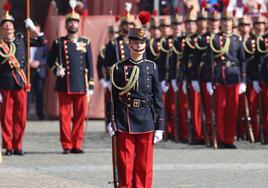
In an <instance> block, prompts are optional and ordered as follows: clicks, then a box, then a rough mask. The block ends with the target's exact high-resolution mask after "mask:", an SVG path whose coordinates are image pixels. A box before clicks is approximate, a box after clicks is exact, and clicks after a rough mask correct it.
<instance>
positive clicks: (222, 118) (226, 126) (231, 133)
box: [215, 84, 240, 144]
mask: <svg viewBox="0 0 268 188" xmlns="http://www.w3.org/2000/svg"><path fill="white" fill-rule="evenodd" d="M239 86H240V84H234V85H229V86H225V85H221V84H216V92H215V94H216V99H215V102H216V127H217V137H218V142H222V143H225V144H233V143H234V137H235V134H236V120H237V113H238V103H239Z"/></svg>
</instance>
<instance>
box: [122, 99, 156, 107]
mask: <svg viewBox="0 0 268 188" xmlns="http://www.w3.org/2000/svg"><path fill="white" fill-rule="evenodd" d="M125 104H126V105H127V106H128V107H132V108H141V107H149V106H151V105H152V104H153V101H152V100H143V99H133V98H128V99H127V102H125Z"/></svg>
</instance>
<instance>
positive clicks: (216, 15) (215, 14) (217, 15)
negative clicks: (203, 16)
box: [208, 10, 221, 21]
mask: <svg viewBox="0 0 268 188" xmlns="http://www.w3.org/2000/svg"><path fill="white" fill-rule="evenodd" d="M208 19H209V20H214V21H217V20H220V19H221V15H220V13H219V12H218V11H216V10H215V11H213V12H210V13H209V14H208Z"/></svg>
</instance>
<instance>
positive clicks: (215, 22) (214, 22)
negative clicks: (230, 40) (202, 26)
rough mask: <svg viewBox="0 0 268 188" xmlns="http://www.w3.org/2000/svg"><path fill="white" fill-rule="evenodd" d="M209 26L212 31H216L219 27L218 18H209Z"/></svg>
mask: <svg viewBox="0 0 268 188" xmlns="http://www.w3.org/2000/svg"><path fill="white" fill-rule="evenodd" d="M210 26H211V30H212V31H218V30H219V27H220V21H219V20H211V22H210Z"/></svg>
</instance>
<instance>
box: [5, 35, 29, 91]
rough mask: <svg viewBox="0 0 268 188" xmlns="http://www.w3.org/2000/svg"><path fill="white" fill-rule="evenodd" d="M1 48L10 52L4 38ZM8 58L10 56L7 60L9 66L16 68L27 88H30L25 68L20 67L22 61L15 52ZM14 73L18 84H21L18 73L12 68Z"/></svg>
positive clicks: (6, 52) (7, 52)
mask: <svg viewBox="0 0 268 188" xmlns="http://www.w3.org/2000/svg"><path fill="white" fill-rule="evenodd" d="M0 48H1V49H2V50H3V51H4V53H5V54H9V53H10V48H9V46H8V45H7V44H6V43H5V42H4V41H3V40H0ZM7 58H8V60H7V62H8V65H9V67H10V68H11V69H13V68H15V70H16V72H17V73H18V74H19V76H20V77H21V79H22V81H23V83H24V84H25V88H26V89H27V88H28V83H27V78H26V75H25V73H24V71H23V69H21V68H20V63H19V61H18V60H17V58H16V57H15V53H13V54H12V53H11V54H10V55H9V56H8V57H7ZM12 75H13V77H14V79H15V80H16V82H17V84H18V85H20V83H19V81H18V80H17V79H16V75H15V73H14V71H13V70H12Z"/></svg>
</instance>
